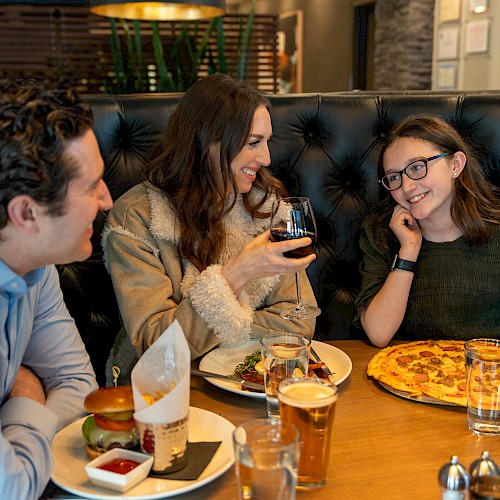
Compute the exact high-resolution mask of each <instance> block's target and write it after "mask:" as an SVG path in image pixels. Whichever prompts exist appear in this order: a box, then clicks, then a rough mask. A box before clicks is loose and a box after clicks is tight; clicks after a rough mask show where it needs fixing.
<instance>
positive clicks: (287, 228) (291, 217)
mask: <svg viewBox="0 0 500 500" xmlns="http://www.w3.org/2000/svg"><path fill="white" fill-rule="evenodd" d="M306 236H308V237H309V238H311V240H312V242H311V244H310V245H307V246H305V247H300V248H296V249H295V250H290V251H288V252H283V255H284V256H285V257H289V258H292V259H299V258H301V257H306V256H307V255H310V254H312V253H313V251H314V247H315V246H316V238H317V234H316V219H315V218H314V212H313V209H312V206H311V201H310V200H309V198H304V197H290V198H280V199H278V200H276V201H275V202H274V203H273V207H272V212H271V241H285V240H293V239H296V238H304V237H306ZM295 283H296V286H297V304H296V305H295V307H292V308H291V309H285V310H284V311H282V312H281V316H282V317H283V318H285V319H311V318H315V317H316V316H319V314H321V309H319V308H318V307H313V306H305V305H304V304H303V303H302V297H301V292H300V276H299V273H295Z"/></svg>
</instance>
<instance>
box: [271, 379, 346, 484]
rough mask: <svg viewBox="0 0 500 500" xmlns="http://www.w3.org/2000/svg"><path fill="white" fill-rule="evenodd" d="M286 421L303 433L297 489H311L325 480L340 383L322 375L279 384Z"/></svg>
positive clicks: (283, 414)
mask: <svg viewBox="0 0 500 500" xmlns="http://www.w3.org/2000/svg"><path fill="white" fill-rule="evenodd" d="M278 399H279V405H280V415H281V420H282V422H283V423H286V424H293V425H295V426H296V427H297V429H298V430H299V432H300V436H301V437H300V458H299V465H298V481H297V490H299V491H312V490H316V489H319V488H322V487H323V486H324V485H325V482H326V473H327V468H328V459H329V455H330V440H331V437H332V428H333V416H334V414H335V404H336V402H337V386H336V385H335V384H332V383H331V382H329V381H327V380H323V379H319V378H290V379H287V380H284V381H283V382H281V383H280V384H279V386H278Z"/></svg>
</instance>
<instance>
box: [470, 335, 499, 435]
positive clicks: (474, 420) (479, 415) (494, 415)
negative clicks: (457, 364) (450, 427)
mask: <svg viewBox="0 0 500 500" xmlns="http://www.w3.org/2000/svg"><path fill="white" fill-rule="evenodd" d="M464 348H465V367H466V377H467V423H468V426H469V429H470V430H471V431H472V432H474V433H475V434H479V435H489V436H498V435H500V340H496V339H473V340H469V341H468V342H466V343H465V347H464Z"/></svg>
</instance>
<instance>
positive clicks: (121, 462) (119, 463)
mask: <svg viewBox="0 0 500 500" xmlns="http://www.w3.org/2000/svg"><path fill="white" fill-rule="evenodd" d="M138 465H140V464H139V463H138V462H134V461H133V460H126V459H124V458H115V459H114V460H111V462H106V463H105V464H102V465H99V467H98V469H104V470H108V471H110V472H116V473H117V474H127V472H130V471H131V470H132V469H135V468H136V467H137V466H138Z"/></svg>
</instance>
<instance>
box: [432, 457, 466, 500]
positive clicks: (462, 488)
mask: <svg viewBox="0 0 500 500" xmlns="http://www.w3.org/2000/svg"><path fill="white" fill-rule="evenodd" d="M438 480H439V486H440V488H441V500H469V498H470V496H469V487H470V476H469V473H468V472H467V469H466V468H465V467H464V466H463V465H461V464H460V462H459V460H458V457H457V456H456V455H453V456H452V457H451V459H450V462H449V463H447V464H444V465H443V466H442V467H441V469H440V470H439V474H438Z"/></svg>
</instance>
